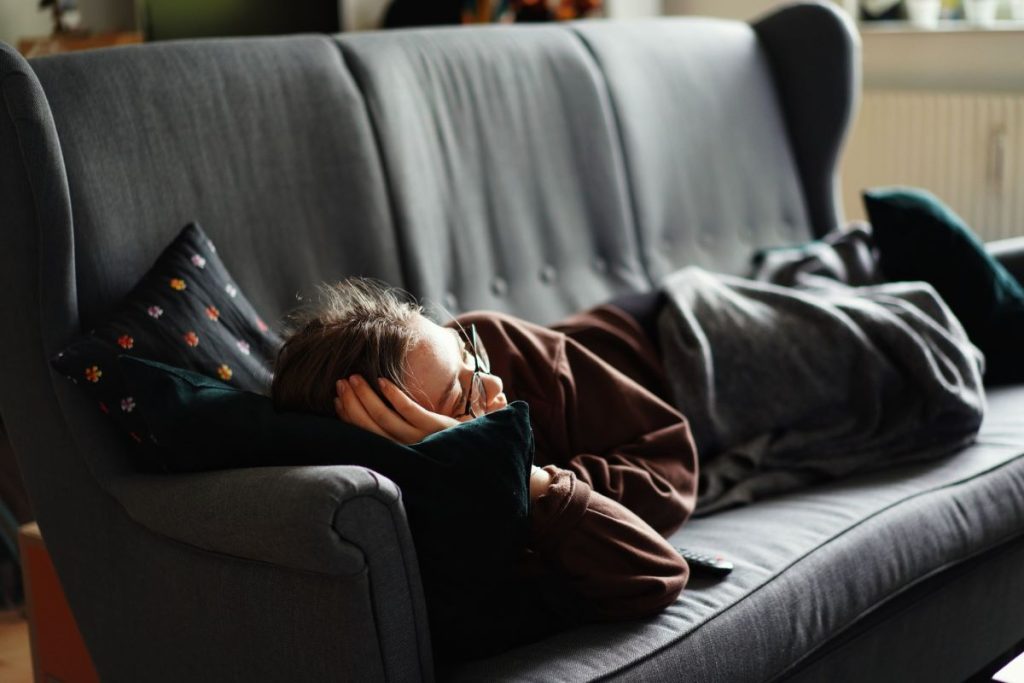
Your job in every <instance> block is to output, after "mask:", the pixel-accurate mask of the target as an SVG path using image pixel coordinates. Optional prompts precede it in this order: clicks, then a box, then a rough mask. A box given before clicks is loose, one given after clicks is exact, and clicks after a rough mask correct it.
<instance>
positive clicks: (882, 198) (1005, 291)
mask: <svg viewBox="0 0 1024 683" xmlns="http://www.w3.org/2000/svg"><path fill="white" fill-rule="evenodd" d="M864 205H865V208H866V209H867V213H868V218H869V220H870V221H871V228H872V233H873V235H874V239H875V243H876V245H877V246H878V250H879V257H880V262H879V265H880V267H881V270H882V272H883V273H884V274H885V276H886V278H887V279H889V280H923V281H925V282H928V283H930V284H931V285H932V286H933V287H935V289H936V291H938V293H939V294H940V295H941V296H942V298H943V299H944V300H945V301H946V303H947V304H949V307H950V309H952V311H953V313H954V314H956V316H957V318H959V319H960V322H962V323H963V326H964V329H965V330H966V332H967V336H968V337H970V339H971V341H973V342H974V343H975V345H977V346H978V348H980V349H981V351H982V352H983V353H984V354H985V365H986V370H985V381H986V383H988V384H1005V383H1016V382H1024V288H1022V287H1021V285H1020V283H1018V282H1017V281H1016V280H1015V279H1014V277H1013V275H1011V274H1010V273H1009V272H1008V271H1007V270H1006V268H1004V267H1003V266H1002V264H1000V263H999V262H998V261H997V260H996V259H994V258H993V257H992V256H991V255H990V254H989V253H988V251H987V250H986V249H985V245H984V244H982V242H981V240H979V239H978V238H977V237H976V236H975V235H974V233H973V232H971V229H970V228H969V227H967V225H966V224H965V223H964V221H963V219H961V218H960V217H959V216H957V215H956V214H955V213H954V212H953V211H952V210H951V209H950V208H949V207H947V206H946V205H944V204H943V203H942V202H941V201H940V200H939V199H938V198H937V197H935V196H934V195H932V194H931V193H929V192H926V191H924V190H918V189H912V188H876V189H872V190H868V191H866V192H865V193H864Z"/></svg>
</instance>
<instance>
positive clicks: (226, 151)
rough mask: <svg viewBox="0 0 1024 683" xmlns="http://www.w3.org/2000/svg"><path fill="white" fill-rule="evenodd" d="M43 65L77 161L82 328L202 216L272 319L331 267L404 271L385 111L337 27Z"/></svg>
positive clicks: (62, 136)
mask: <svg viewBox="0 0 1024 683" xmlns="http://www.w3.org/2000/svg"><path fill="white" fill-rule="evenodd" d="M32 68H33V70H34V71H35V73H36V75H37V76H38V78H39V81H40V83H41V84H42V87H43V90H44V91H45V93H46V99H47V100H48V102H49V106H50V111H51V112H52V113H53V118H54V124H55V126H56V131H57V136H58V138H59V140H60V147H61V153H62V158H63V162H64V166H65V169H66V175H67V182H68V189H69V193H70V201H71V215H72V217H73V235H74V255H73V261H72V262H73V265H74V268H75V287H76V294H77V314H78V315H79V316H80V318H81V324H82V327H84V328H88V327H89V326H90V325H91V324H92V322H93V321H94V320H95V318H96V317H97V316H100V315H102V314H103V312H104V311H106V310H107V309H109V308H110V306H111V305H112V304H113V303H115V302H116V301H118V300H119V299H120V298H121V297H123V296H124V295H125V294H126V293H127V292H128V290H129V289H130V288H131V287H132V286H133V285H134V283H135V282H136V281H137V280H138V279H139V277H140V276H141V275H142V274H143V273H144V272H145V271H146V270H147V269H148V268H149V267H150V265H152V263H153V261H154V260H155V259H156V256H157V255H158V254H159V253H160V251H161V250H163V248H164V247H165V246H167V244H169V243H170V241H171V240H172V239H173V238H174V236H175V235H176V234H177V232H178V231H179V230H180V229H181V228H182V227H184V225H185V224H186V223H188V222H189V221H192V220H198V221H199V222H200V224H202V225H203V227H204V229H205V230H206V231H207V233H208V234H210V236H211V237H212V238H213V240H214V243H215V244H216V245H217V246H218V248H219V253H220V254H221V256H222V258H223V259H224V261H225V263H226V264H227V266H228V268H229V269H231V271H232V273H233V274H234V276H235V277H236V279H238V280H239V282H240V284H241V285H242V287H243V289H244V291H245V292H246V293H247V294H248V295H249V296H250V298H251V299H252V300H253V301H254V303H255V305H256V306H257V308H258V309H261V310H263V311H264V312H265V313H266V314H267V315H268V316H279V315H281V314H282V313H284V312H285V311H287V310H288V309H290V308H292V307H294V306H295V304H296V300H295V295H296V294H297V293H302V292H306V291H308V290H309V288H310V284H311V283H313V282H316V281H318V280H319V279H329V278H338V277H341V276H343V275H346V274H365V275H371V276H375V277H381V278H384V279H387V280H393V281H394V280H398V281H400V280H401V272H400V268H399V264H398V261H397V259H396V257H395V252H396V249H397V246H396V240H395V234H394V231H393V230H392V227H391V226H392V222H391V219H390V215H389V209H388V203H387V195H386V191H385V183H384V178H383V171H382V169H381V166H380V162H379V157H378V155H377V151H376V146H375V144H374V138H373V133H372V128H371V123H370V121H369V119H368V117H367V114H366V110H365V107H364V104H363V98H362V95H361V94H360V93H359V91H358V89H357V88H356V85H355V83H354V82H353V80H352V78H351V76H350V75H349V72H348V70H346V69H345V68H344V66H343V65H342V62H341V56H340V54H339V53H338V50H337V47H336V46H335V45H334V44H333V42H332V41H331V40H330V39H329V38H327V37H321V36H301V37H289V38H283V39H281V38H259V39H250V40H220V41H186V42H179V43H155V44H152V45H146V46H143V47H134V48H129V49H124V50H100V51H94V52H88V53H82V54H77V55H66V56H58V57H53V58H45V59H39V60H36V61H34V62H33V64H32ZM53 199H54V200H57V199H58V198H56V197H55V198H53Z"/></svg>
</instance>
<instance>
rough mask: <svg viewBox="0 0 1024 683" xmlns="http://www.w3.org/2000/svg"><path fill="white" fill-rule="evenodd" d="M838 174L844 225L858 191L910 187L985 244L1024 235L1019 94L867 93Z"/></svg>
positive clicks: (1023, 124)
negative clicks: (932, 197) (932, 198)
mask: <svg viewBox="0 0 1024 683" xmlns="http://www.w3.org/2000/svg"><path fill="white" fill-rule="evenodd" d="M841 172H842V188H843V202H844V204H845V209H846V216H847V218H848V219H854V218H864V217H865V216H864V205H863V202H862V201H861V198H860V191H861V190H862V189H865V188H869V187H875V186H879V185H912V186H915V187H922V188H925V189H927V190H929V191H931V192H932V193H934V194H936V195H938V197H939V198H940V199H942V200H943V201H944V202H945V203H946V204H948V205H949V206H951V207H952V208H953V210H954V211H956V212H957V213H958V214H959V215H960V216H961V217H963V218H964V220H965V221H966V222H967V224H968V225H970V226H971V228H973V229H974V230H975V231H976V232H977V233H979V234H980V235H981V236H982V238H983V239H985V240H994V239H1000V238H1003V237H1016V236H1019V235H1024V95H1021V94H1002V93H1000V94H986V93H942V92H930V91H893V90H874V91H870V90H869V91H866V92H865V93H864V97H863V100H862V102H861V107H860V112H859V114H858V116H857V120H856V122H855V124H854V128H853V133H852V136H851V138H850V140H849V142H848V143H847V148H846V151H845V153H844V157H843V161H842V166H841Z"/></svg>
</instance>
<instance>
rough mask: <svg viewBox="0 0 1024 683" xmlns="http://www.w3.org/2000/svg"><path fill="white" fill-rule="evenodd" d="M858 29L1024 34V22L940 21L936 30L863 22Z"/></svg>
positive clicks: (885, 31) (877, 31) (884, 31)
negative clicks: (988, 24)
mask: <svg viewBox="0 0 1024 683" xmlns="http://www.w3.org/2000/svg"><path fill="white" fill-rule="evenodd" d="M857 25H858V27H859V28H860V32H861V33H914V34H920V33H937V34H944V33H1008V32H1017V33H1024V21H1011V20H1008V19H1000V20H998V21H996V22H995V23H994V24H992V25H991V26H978V25H976V24H969V23H967V22H966V21H963V20H945V21H940V22H939V23H938V25H937V26H935V28H925V27H921V26H916V25H914V24H911V23H910V22H909V21H862V22H859V23H858V24H857Z"/></svg>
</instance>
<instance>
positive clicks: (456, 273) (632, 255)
mask: <svg viewBox="0 0 1024 683" xmlns="http://www.w3.org/2000/svg"><path fill="white" fill-rule="evenodd" d="M395 38H396V36H394V35H391V34H387V33H376V34H364V35H359V34H356V35H351V36H343V37H341V38H340V39H339V41H338V42H339V45H340V47H341V49H342V52H343V54H344V55H345V61H346V63H347V64H348V66H349V68H350V69H351V70H352V73H353V75H354V76H355V78H356V81H357V82H358V83H359V85H360V87H361V89H362V91H363V93H364V94H365V96H366V103H367V108H368V110H369V112H370V115H371V117H372V118H373V121H374V125H375V128H376V131H377V134H378V139H379V144H380V150H381V155H382V158H383V163H384V167H385V173H386V175H387V178H388V186H389V191H390V194H391V200H392V203H393V206H394V217H395V225H396V229H397V230H398V233H399V235H400V240H401V242H402V244H403V248H404V255H405V258H406V265H407V274H408V276H409V278H410V282H409V284H410V286H411V287H412V288H413V290H414V291H416V292H417V293H419V294H423V295H427V296H428V297H430V298H432V299H434V300H436V301H440V302H441V303H442V304H443V305H445V306H447V307H448V308H450V309H452V311H453V312H458V311H465V310H470V309H496V310H502V311H506V312H512V313H518V314H519V315H524V316H526V317H528V318H532V319H534V320H537V321H540V322H553V321H554V320H556V319H558V318H560V317H564V316H565V315H566V314H567V313H569V312H572V311H576V310H580V309H581V308H583V307H586V306H588V305H591V304H593V303H595V302H597V301H600V300H602V299H608V298H611V297H612V296H613V295H614V294H617V293H622V292H630V291H641V290H644V289H647V288H649V286H650V285H649V282H648V279H647V277H646V275H645V273H644V270H643V267H642V265H641V263H640V258H639V253H638V249H637V240H636V231H635V226H634V223H633V218H632V215H631V211H630V207H629V196H628V191H627V187H626V178H625V172H624V167H623V164H622V153H621V149H620V145H619V140H618V134H617V132H616V129H615V126H614V125H613V118H612V114H611V108H610V104H609V101H608V92H607V88H606V86H605V83H604V79H603V78H602V75H601V73H600V72H599V71H598V69H597V66H596V64H595V63H594V60H593V59H592V57H591V55H590V54H589V53H588V52H587V50H586V48H585V47H584V45H583V44H582V43H581V42H580V41H579V39H578V38H577V37H576V35H575V34H574V33H573V32H572V31H569V30H566V29H564V28H556V27H531V28H527V29H523V28H522V27H489V28H481V29H477V30H471V31H465V30H463V29H461V28H450V29H442V30H437V29H435V30H427V31H410V32H407V33H405V35H403V36H401V39H400V40H396V39H395Z"/></svg>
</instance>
